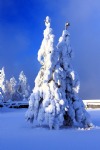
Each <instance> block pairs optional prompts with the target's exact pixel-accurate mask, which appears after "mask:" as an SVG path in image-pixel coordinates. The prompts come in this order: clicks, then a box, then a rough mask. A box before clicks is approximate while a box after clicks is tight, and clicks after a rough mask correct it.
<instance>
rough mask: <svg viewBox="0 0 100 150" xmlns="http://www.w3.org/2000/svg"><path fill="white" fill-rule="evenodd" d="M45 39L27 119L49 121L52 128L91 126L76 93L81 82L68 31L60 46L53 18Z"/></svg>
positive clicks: (45, 31) (46, 22)
mask: <svg viewBox="0 0 100 150" xmlns="http://www.w3.org/2000/svg"><path fill="white" fill-rule="evenodd" d="M45 25H46V29H45V30H44V39H43V41H42V44H41V47H40V50H39V52H38V60H39V62H40V63H41V65H42V67H41V69H40V71H39V73H38V75H37V77H36V80H35V87H34V89H33V93H32V94H31V96H30V101H29V109H28V111H27V112H26V119H27V120H29V121H30V122H32V121H33V120H34V119H36V120H38V123H39V124H40V125H41V124H42V123H47V124H48V125H49V127H50V129H52V128H57V129H58V128H59V127H60V126H62V125H66V126H75V127H76V126H77V127H90V126H91V122H90V118H89V115H88V114H87V112H86V110H85V108H84V105H83V102H82V100H80V99H79V98H78V96H77V93H78V90H79V81H78V79H77V74H76V73H75V71H74V70H73V68H72V66H71V64H70V60H71V58H72V49H71V46H70V41H69V36H70V35H69V32H68V31H67V26H68V25H69V24H67V25H66V29H65V30H64V31H63V33H62V36H61V37H60V39H59V43H58V45H57V48H55V47H54V35H53V34H52V29H51V28H50V18H49V17H48V16H47V17H46V20H45Z"/></svg>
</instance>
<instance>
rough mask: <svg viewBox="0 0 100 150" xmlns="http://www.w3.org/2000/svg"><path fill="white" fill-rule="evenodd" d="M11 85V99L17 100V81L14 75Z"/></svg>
mask: <svg viewBox="0 0 100 150" xmlns="http://www.w3.org/2000/svg"><path fill="white" fill-rule="evenodd" d="M9 83H10V87H11V92H10V94H11V100H12V101H15V100H17V96H16V95H17V81H16V79H15V78H14V77H12V78H10V82H9Z"/></svg>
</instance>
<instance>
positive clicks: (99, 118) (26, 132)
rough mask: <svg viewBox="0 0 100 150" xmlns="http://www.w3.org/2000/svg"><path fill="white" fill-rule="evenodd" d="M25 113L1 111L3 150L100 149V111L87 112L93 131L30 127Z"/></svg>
mask: <svg viewBox="0 0 100 150" xmlns="http://www.w3.org/2000/svg"><path fill="white" fill-rule="evenodd" d="M25 112H26V109H5V108H0V150H27V149H29V150H33V149H34V150H56V149H57V150H66V149H68V150H80V149H81V150H100V110H92V109H90V110H88V113H89V114H90V115H91V119H92V121H93V124H94V125H96V127H95V128H93V129H91V130H84V129H80V128H78V129H76V128H74V129H72V128H63V129H60V130H49V128H48V126H42V127H40V126H37V124H36V123H35V122H34V125H30V124H27V122H25V119H24V114H25ZM29 125H30V128H29Z"/></svg>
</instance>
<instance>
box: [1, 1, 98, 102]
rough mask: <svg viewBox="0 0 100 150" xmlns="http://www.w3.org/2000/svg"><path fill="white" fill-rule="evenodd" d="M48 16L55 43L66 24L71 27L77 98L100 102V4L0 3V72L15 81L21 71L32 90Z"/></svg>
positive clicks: (91, 2) (78, 2)
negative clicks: (76, 74)
mask: <svg viewBox="0 0 100 150" xmlns="http://www.w3.org/2000/svg"><path fill="white" fill-rule="evenodd" d="M47 15H49V16H50V17H51V20H52V22H51V23H52V28H53V31H54V34H55V36H56V37H55V40H56V43H57V41H58V38H59V36H60V35H61V33H62V30H63V29H64V24H65V22H66V21H67V20H68V21H69V22H70V23H71V26H70V29H69V31H70V34H71V45H72V48H73V51H74V56H75V57H74V58H73V62H72V63H73V66H74V68H75V70H76V71H77V72H78V74H79V77H80V82H81V89H80V96H81V97H82V99H98V98H99V99H100V67H99V65H100V38H99V37H100V1H99V0H95V1H93V0H59V1H58V0H50V1H48V0H36V1H34V0H0V68H2V66H4V67H5V72H6V78H7V79H9V78H10V77H12V76H15V77H16V78H18V75H19V73H20V71H21V70H23V71H24V72H25V74H26V76H27V77H28V80H29V83H30V84H31V86H32V87H33V85H34V79H35V77H36V75H37V73H38V70H39V67H40V66H39V63H38V61H37V52H38V49H39V47H40V44H41V41H42V38H43V30H44V28H45V26H44V19H45V17H46V16H47Z"/></svg>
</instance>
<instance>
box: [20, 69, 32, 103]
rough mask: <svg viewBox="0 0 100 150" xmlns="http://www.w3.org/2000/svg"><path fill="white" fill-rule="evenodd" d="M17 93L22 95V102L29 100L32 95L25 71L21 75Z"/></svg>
mask: <svg viewBox="0 0 100 150" xmlns="http://www.w3.org/2000/svg"><path fill="white" fill-rule="evenodd" d="M17 92H18V93H19V94H20V96H21V98H22V100H25V99H26V100H27V99H28V97H29V93H30V86H29V85H28V82H27V78H26V76H25V74H24V72H23V71H21V73H20V75H19V83H18V89H17Z"/></svg>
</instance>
